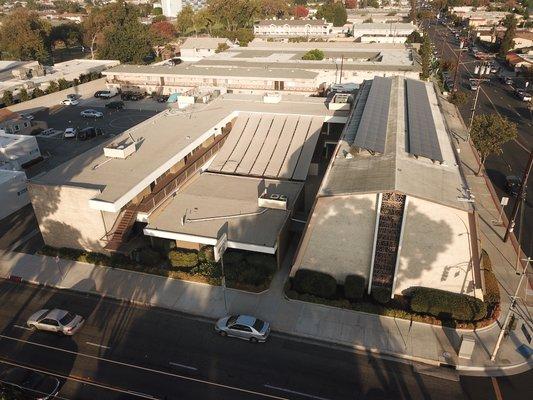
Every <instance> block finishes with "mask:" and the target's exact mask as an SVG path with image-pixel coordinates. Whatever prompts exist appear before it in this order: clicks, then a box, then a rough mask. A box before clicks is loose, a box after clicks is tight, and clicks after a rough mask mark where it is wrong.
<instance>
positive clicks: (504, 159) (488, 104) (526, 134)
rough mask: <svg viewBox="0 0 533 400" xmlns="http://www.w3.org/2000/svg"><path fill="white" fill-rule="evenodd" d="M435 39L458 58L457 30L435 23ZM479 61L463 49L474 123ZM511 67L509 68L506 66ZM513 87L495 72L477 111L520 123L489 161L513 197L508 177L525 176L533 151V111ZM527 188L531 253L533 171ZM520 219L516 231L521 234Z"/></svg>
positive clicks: (492, 174)
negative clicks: (472, 88)
mask: <svg viewBox="0 0 533 400" xmlns="http://www.w3.org/2000/svg"><path fill="white" fill-rule="evenodd" d="M429 34H430V37H431V40H432V42H433V43H434V44H435V45H436V48H437V51H438V52H439V57H441V58H442V59H444V60H450V61H453V62H455V61H456V60H457V54H458V51H459V50H458V49H459V44H458V42H456V41H454V38H453V34H451V33H450V31H449V30H448V28H447V27H445V26H443V25H437V26H435V25H434V24H432V25H431V28H430V29H429ZM476 63H478V61H477V60H476V59H475V57H474V56H473V55H472V54H470V53H468V52H467V51H465V52H463V55H462V58H461V64H460V68H459V77H460V80H459V83H460V88H461V89H462V90H464V91H465V92H467V93H470V97H469V101H468V102H467V103H466V104H465V105H463V106H461V107H460V108H459V109H460V112H461V114H462V116H463V119H464V121H465V123H466V124H469V123H470V118H471V114H472V108H473V103H474V97H475V92H473V91H470V90H469V86H468V79H469V78H470V77H471V76H472V74H473V72H474V67H475V65H476ZM500 66H501V67H502V70H503V71H504V73H505V74H508V75H514V73H513V72H512V71H511V70H510V69H508V68H507V67H506V66H504V65H500ZM506 68H507V69H506ZM515 82H517V84H520V85H523V84H524V79H523V78H518V79H516V80H515ZM513 89H514V88H513V87H512V86H509V85H505V84H504V83H502V82H501V81H500V80H499V79H498V78H497V76H495V75H493V74H491V75H490V81H489V82H483V83H482V84H481V89H480V93H479V99H478V104H477V108H476V114H491V113H494V112H497V113H499V114H500V115H502V116H506V117H508V118H509V119H510V120H511V121H514V122H516V124H517V127H518V138H517V140H515V141H512V142H508V143H507V144H506V145H505V146H504V148H503V154H501V155H497V156H491V157H489V158H488V159H487V161H486V162H485V168H486V171H487V174H488V176H489V178H490V180H491V182H492V183H493V185H494V187H495V189H496V191H497V193H498V196H499V197H500V198H501V197H502V196H507V197H509V194H507V193H506V191H505V177H506V176H509V175H516V176H521V175H522V173H523V170H524V169H525V167H526V164H527V160H528V157H529V151H533V114H532V113H531V111H530V110H529V109H528V104H527V102H523V101H521V100H520V99H518V98H517V97H516V96H515V95H514V93H513ZM528 184H529V185H528V190H527V200H526V207H525V208H524V224H523V229H522V239H521V244H522V248H523V250H524V252H525V254H527V255H531V254H533V178H532V175H530V178H529V182H528ZM514 202H515V198H511V199H510V201H509V204H508V206H507V207H506V208H505V212H506V214H507V216H508V217H509V216H510V214H511V210H512V208H513V205H514ZM519 225H520V224H519V221H517V227H516V229H515V234H516V236H517V237H518V232H519Z"/></svg>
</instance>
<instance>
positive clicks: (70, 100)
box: [61, 99, 80, 106]
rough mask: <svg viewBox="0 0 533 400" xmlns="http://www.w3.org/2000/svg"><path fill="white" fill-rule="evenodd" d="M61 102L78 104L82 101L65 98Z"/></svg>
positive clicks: (67, 104) (71, 104)
mask: <svg viewBox="0 0 533 400" xmlns="http://www.w3.org/2000/svg"><path fill="white" fill-rule="evenodd" d="M61 104H63V105H64V106H77V105H78V104H80V102H79V101H78V100H76V99H65V100H61Z"/></svg>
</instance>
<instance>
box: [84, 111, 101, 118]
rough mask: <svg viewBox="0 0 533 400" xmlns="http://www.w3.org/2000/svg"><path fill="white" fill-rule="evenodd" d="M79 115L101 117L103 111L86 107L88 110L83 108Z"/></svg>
mask: <svg viewBox="0 0 533 400" xmlns="http://www.w3.org/2000/svg"><path fill="white" fill-rule="evenodd" d="M80 115H81V116H82V117H83V118H102V117H103V116H104V113H103V112H100V111H96V110H91V109H88V110H83V111H82V112H81V113H80Z"/></svg>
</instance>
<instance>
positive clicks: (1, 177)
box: [0, 168, 26, 184]
mask: <svg viewBox="0 0 533 400" xmlns="http://www.w3.org/2000/svg"><path fill="white" fill-rule="evenodd" d="M21 177H24V178H25V177H26V174H25V173H24V171H13V170H9V169H2V168H0V184H2V183H5V182H9V181H11V180H13V179H14V178H21Z"/></svg>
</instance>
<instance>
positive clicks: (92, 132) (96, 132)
mask: <svg viewBox="0 0 533 400" xmlns="http://www.w3.org/2000/svg"><path fill="white" fill-rule="evenodd" d="M102 134H103V131H102V128H95V127H94V126H88V127H87V128H83V129H82V130H80V131H79V132H78V135H77V138H78V140H87V139H92V138H94V137H96V136H101V135H102Z"/></svg>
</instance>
